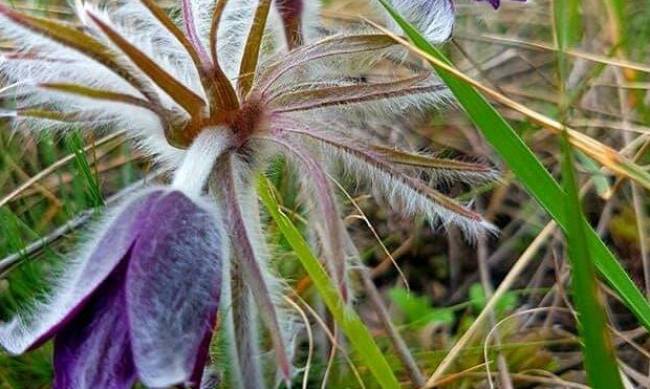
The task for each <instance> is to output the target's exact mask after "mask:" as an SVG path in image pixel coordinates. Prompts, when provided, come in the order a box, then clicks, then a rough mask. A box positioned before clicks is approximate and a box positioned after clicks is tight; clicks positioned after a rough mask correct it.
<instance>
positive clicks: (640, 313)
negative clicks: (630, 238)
mask: <svg viewBox="0 0 650 389" xmlns="http://www.w3.org/2000/svg"><path fill="white" fill-rule="evenodd" d="M378 1H380V2H381V3H382V5H383V6H384V7H385V8H386V10H387V11H388V12H389V14H390V15H391V16H392V17H393V19H394V20H395V21H396V22H397V23H398V24H399V25H400V26H401V27H402V29H403V30H404V32H405V33H406V35H407V36H408V37H409V38H410V39H411V41H412V42H413V44H414V45H415V46H416V47H418V48H419V49H421V50H423V51H425V52H427V53H428V54H430V55H432V56H433V57H435V58H438V59H440V60H442V61H444V62H445V63H448V64H451V63H450V62H449V60H448V59H447V58H446V57H445V56H444V54H442V52H440V51H439V50H438V49H436V48H435V47H434V46H433V45H431V44H430V43H429V42H428V41H427V40H426V39H425V38H423V37H422V35H420V33H418V31H417V30H416V29H415V28H414V27H413V26H412V25H410V24H409V23H408V22H407V21H405V20H404V19H403V18H402V17H401V16H400V15H399V14H398V13H397V12H396V11H395V10H394V9H393V8H392V7H391V6H390V5H389V4H388V3H387V2H386V0H378ZM434 67H435V65H434ZM436 70H437V71H438V74H439V76H440V78H441V79H442V80H443V81H444V82H445V83H446V84H447V86H449V89H451V91H452V92H453V93H454V95H455V96H456V98H457V99H458V102H459V103H460V104H461V106H462V107H463V109H464V110H465V112H466V113H467V115H468V116H469V118H470V119H471V120H472V122H473V123H474V124H475V125H476V126H477V127H478V128H479V129H480V130H481V133H482V134H483V136H484V137H485V139H486V140H487V141H488V142H489V143H490V144H491V145H492V147H493V148H494V149H495V150H496V151H497V152H498V153H499V155H500V156H501V158H503V160H504V161H505V162H506V163H507V164H508V166H509V167H510V169H511V170H512V171H513V173H514V174H515V176H516V177H517V179H518V180H519V181H520V182H521V184H522V185H523V186H524V187H525V188H526V189H527V191H528V192H529V193H530V194H531V195H532V196H533V197H534V198H535V199H536V200H537V201H538V202H539V203H540V204H541V205H542V207H544V209H545V210H546V211H547V212H548V213H549V215H550V216H551V217H552V218H553V219H554V220H555V221H556V222H557V224H558V225H559V226H560V227H561V228H563V229H566V226H567V222H568V220H567V217H566V214H565V212H564V206H563V204H564V203H565V202H566V195H565V193H564V191H563V189H562V188H561V187H560V185H559V184H558V183H557V181H555V179H553V177H552V176H551V175H550V174H549V173H548V171H546V169H545V168H544V166H543V165H542V163H541V162H540V161H539V160H538V159H537V157H535V155H534V154H533V152H532V151H531V150H530V149H529V148H528V146H527V145H526V144H525V143H524V142H523V140H522V139H521V138H520V137H519V135H517V133H516V132H515V131H514V130H513V128H512V127H511V126H510V125H509V124H508V122H506V120H505V119H504V118H503V117H502V116H501V115H500V114H499V113H498V112H497V110H496V109H495V108H494V107H493V106H492V105H491V104H490V103H489V102H488V101H487V100H486V99H485V97H484V96H483V95H481V94H480V93H479V92H478V91H476V90H475V89H474V88H473V87H472V86H471V85H468V84H467V83H466V82H464V81H462V80H459V79H457V78H456V77H455V76H454V75H453V74H451V73H449V72H447V71H445V70H443V69H436ZM585 234H586V239H587V242H588V244H589V248H590V250H591V255H592V259H593V261H594V263H595V265H596V267H597V268H598V270H599V271H600V273H601V274H602V275H603V277H604V278H605V279H606V280H607V281H608V282H609V283H610V285H611V286H612V287H613V288H614V289H615V290H616V291H617V293H618V294H619V296H620V297H621V298H622V299H623V301H625V303H626V304H627V306H628V307H629V308H630V310H631V311H632V312H633V313H634V314H635V315H636V317H637V318H638V319H639V321H640V322H641V323H642V324H643V325H644V326H645V327H646V328H648V329H650V304H648V301H647V300H646V299H645V297H644V296H643V294H642V293H641V292H640V291H639V289H638V288H637V287H636V285H634V283H633V282H632V280H631V279H630V277H629V276H628V274H627V273H626V272H625V270H624V269H623V267H622V266H621V265H620V263H618V261H617V260H616V258H615V257H614V255H613V254H612V252H611V251H610V250H609V249H608V248H607V246H606V245H605V243H603V241H602V240H601V239H600V237H599V236H598V234H597V233H596V232H595V231H594V230H593V228H591V227H588V228H587V230H586V233H585Z"/></svg>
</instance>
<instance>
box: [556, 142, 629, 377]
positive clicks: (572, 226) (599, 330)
mask: <svg viewBox="0 0 650 389" xmlns="http://www.w3.org/2000/svg"><path fill="white" fill-rule="evenodd" d="M562 146H563V147H562V148H563V150H564V158H563V163H562V176H563V181H564V190H565V192H566V194H567V202H566V207H565V208H566V217H567V224H566V228H565V235H566V241H567V251H568V253H569V259H570V260H571V269H572V272H571V279H572V289H573V299H574V301H575V304H576V308H577V311H578V323H579V329H580V333H581V336H582V341H583V350H584V365H585V369H586V370H587V377H588V378H589V382H590V383H591V385H592V387H593V388H594V389H619V388H620V389H622V388H623V383H622V381H621V376H620V373H619V371H618V366H617V364H616V357H615V356H614V348H613V347H612V341H611V339H610V337H609V332H608V330H607V324H606V323H607V321H606V318H605V311H604V308H603V304H602V301H601V296H600V291H599V290H598V284H597V281H596V274H595V270H594V268H593V263H592V261H591V253H590V249H589V244H588V242H587V235H586V229H585V226H586V225H587V221H586V220H585V218H584V215H583V213H582V208H581V204H580V195H579V193H578V185H577V183H576V179H575V172H574V168H573V166H574V165H573V157H572V149H571V145H570V144H569V140H568V137H567V136H566V135H564V136H563V145H562Z"/></svg>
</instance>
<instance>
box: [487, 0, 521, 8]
mask: <svg viewBox="0 0 650 389" xmlns="http://www.w3.org/2000/svg"><path fill="white" fill-rule="evenodd" d="M475 1H487V2H488V3H490V4H491V5H492V8H494V9H498V8H499V6H500V5H501V0H475ZM513 1H520V2H524V1H526V0H513Z"/></svg>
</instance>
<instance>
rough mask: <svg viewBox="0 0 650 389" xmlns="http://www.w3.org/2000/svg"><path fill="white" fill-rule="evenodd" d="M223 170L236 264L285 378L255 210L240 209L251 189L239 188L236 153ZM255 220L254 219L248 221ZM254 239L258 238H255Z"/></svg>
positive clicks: (285, 360)
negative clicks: (254, 303) (257, 233)
mask: <svg viewBox="0 0 650 389" xmlns="http://www.w3.org/2000/svg"><path fill="white" fill-rule="evenodd" d="M224 159H225V160H224V169H223V170H224V172H223V180H222V185H223V186H222V188H221V191H222V194H223V199H224V207H225V208H226V214H227V219H228V224H229V230H230V231H231V236H232V244H233V246H234V247H236V248H237V250H233V251H236V252H237V259H238V263H239V265H240V266H241V272H242V273H243V274H244V276H245V277H246V283H247V285H248V286H249V287H250V290H251V293H252V295H253V297H254V299H255V302H256V305H257V307H258V309H259V311H260V316H261V317H262V319H263V320H264V323H265V325H266V327H267V328H268V330H269V334H270V336H271V340H272V343H273V348H274V350H275V355H276V358H277V364H278V368H279V370H280V372H281V374H282V377H283V378H284V379H285V380H287V381H288V380H289V379H290V378H291V362H290V357H289V355H288V354H289V352H288V349H287V347H286V345H285V341H284V338H283V334H282V329H281V327H280V320H279V317H278V316H279V315H278V312H277V307H276V306H275V304H274V302H273V296H272V289H271V286H270V285H269V275H268V274H266V273H265V269H264V268H263V266H264V261H265V260H264V259H263V258H261V255H262V253H260V252H259V251H260V248H259V247H256V246H260V245H264V240H263V238H262V237H257V236H255V233H256V232H257V230H258V227H257V226H259V225H260V222H259V217H260V216H259V213H257V212H254V211H253V212H244V211H243V210H242V208H243V207H242V206H243V204H241V202H242V200H244V199H245V198H246V197H247V198H248V199H250V200H252V201H257V199H256V198H255V197H254V196H252V194H253V193H254V191H253V189H252V188H248V189H244V188H239V186H240V185H241V184H240V183H238V182H237V181H238V180H239V174H238V169H237V167H236V166H235V165H236V164H238V163H239V161H237V156H235V155H227V156H226V157H225V158H224ZM245 206H246V209H248V211H251V208H254V209H255V210H256V207H255V206H254V204H252V203H251V204H246V205H245ZM244 215H245V216H244ZM251 219H256V220H251ZM254 239H259V241H255V240H254Z"/></svg>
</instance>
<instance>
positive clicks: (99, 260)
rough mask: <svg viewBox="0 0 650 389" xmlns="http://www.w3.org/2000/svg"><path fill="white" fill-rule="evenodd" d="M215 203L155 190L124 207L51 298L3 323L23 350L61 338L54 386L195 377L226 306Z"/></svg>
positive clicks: (15, 348)
mask: <svg viewBox="0 0 650 389" xmlns="http://www.w3.org/2000/svg"><path fill="white" fill-rule="evenodd" d="M213 211H214V210H212V209H209V207H205V206H203V205H199V204H197V202H195V201H194V200H192V199H190V198H189V197H188V196H187V195H185V194H184V193H183V192H181V191H178V190H170V189H167V188H155V189H150V190H148V191H147V192H146V193H141V194H139V195H137V197H136V198H135V199H134V200H132V201H130V202H128V203H127V204H124V205H123V206H121V207H119V208H118V209H116V210H115V211H114V215H113V216H112V217H109V218H108V219H107V221H106V222H105V225H104V227H103V228H102V229H101V231H99V233H98V234H97V236H96V238H95V239H93V240H92V241H91V242H90V244H88V245H87V246H88V248H87V250H88V251H86V252H84V253H82V254H81V255H79V257H78V259H77V260H75V262H73V263H71V264H69V266H68V267H67V268H66V269H65V272H64V274H63V275H62V276H61V277H60V279H59V280H58V281H57V286H56V287H55V288H54V292H53V294H52V297H51V298H49V299H47V300H45V301H43V302H42V303H40V304H39V305H38V306H36V307H34V308H33V309H32V310H31V311H29V312H28V313H24V314H22V315H20V316H18V317H17V318H15V319H14V320H13V321H12V322H11V323H9V324H6V325H3V326H2V328H0V343H1V344H2V345H3V346H4V347H5V348H6V349H7V350H8V351H10V352H12V353H21V352H24V351H25V350H27V349H30V348H33V347H36V346H38V345H39V344H41V343H42V342H44V341H46V340H48V339H49V338H50V337H52V336H55V342H54V347H55V352H54V367H55V370H56V376H55V383H54V387H55V388H128V387H131V385H132V384H133V383H134V382H135V380H136V377H137V378H139V379H140V380H141V381H142V382H143V383H144V384H146V385H148V386H151V387H167V386H171V385H176V384H185V383H187V384H190V383H198V382H199V381H200V378H201V373H202V372H203V366H204V364H205V359H206V357H207V352H208V345H209V340H210V338H211V335H212V331H213V328H214V324H215V319H216V312H217V307H218V304H219V294H220V282H221V260H222V258H223V253H222V247H223V246H224V245H223V244H222V234H221V233H220V231H219V227H218V226H219V224H218V223H217V222H216V220H215V213H214V212H213Z"/></svg>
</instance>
